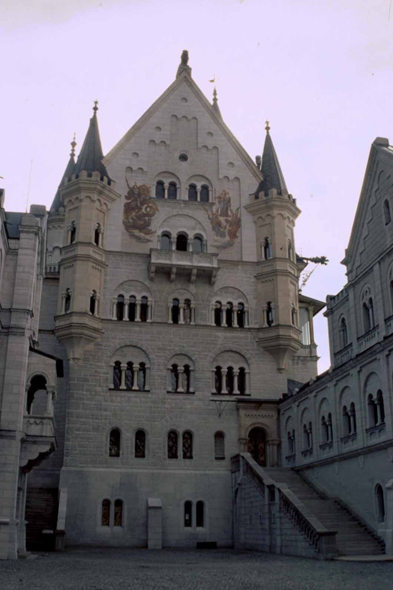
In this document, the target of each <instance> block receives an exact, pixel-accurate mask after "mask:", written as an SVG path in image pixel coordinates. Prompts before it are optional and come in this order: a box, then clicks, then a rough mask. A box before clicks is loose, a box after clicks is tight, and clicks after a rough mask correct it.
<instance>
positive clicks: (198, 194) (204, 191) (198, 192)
mask: <svg viewBox="0 0 393 590" xmlns="http://www.w3.org/2000/svg"><path fill="white" fill-rule="evenodd" d="M188 200H189V201H200V202H201V203H208V202H209V200H210V199H209V187H208V185H207V184H202V186H201V187H200V188H198V187H197V185H196V184H194V183H191V184H190V185H188Z"/></svg>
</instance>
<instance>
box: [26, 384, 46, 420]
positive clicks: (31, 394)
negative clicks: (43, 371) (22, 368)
mask: <svg viewBox="0 0 393 590" xmlns="http://www.w3.org/2000/svg"><path fill="white" fill-rule="evenodd" d="M38 392H40V394H38V396H37V397H38V398H39V399H37V398H35V395H36V393H38ZM41 394H42V395H41ZM48 395H50V394H48V391H47V389H46V379H45V377H44V376H43V375H34V377H33V378H32V379H31V381H30V387H29V390H28V392H27V403H26V411H27V413H28V414H33V413H34V414H35V415H40V414H43V413H44V412H45V410H46V400H47V396H48ZM34 399H36V403H35V404H34V409H33V402H34ZM42 406H43V407H42Z"/></svg>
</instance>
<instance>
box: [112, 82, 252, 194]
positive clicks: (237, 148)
mask: <svg viewBox="0 0 393 590" xmlns="http://www.w3.org/2000/svg"><path fill="white" fill-rule="evenodd" d="M183 83H186V84H187V85H188V86H189V88H190V89H191V91H192V92H193V93H194V95H195V96H196V98H197V99H198V100H199V102H200V103H201V104H202V106H203V107H204V109H205V110H206V112H207V113H208V114H209V116H210V117H211V118H212V120H213V121H214V123H215V124H216V125H217V126H218V127H219V129H220V130H221V131H222V133H223V135H224V136H225V137H226V139H227V140H228V142H229V143H230V144H231V145H232V147H233V148H234V150H235V151H236V153H237V154H238V155H239V157H240V158H241V160H242V161H243V162H244V164H245V165H246V166H247V168H248V169H249V171H250V172H251V173H252V174H253V175H254V177H255V179H256V182H257V183H259V182H260V181H261V173H260V171H259V170H258V168H257V167H256V165H255V163H254V161H253V160H252V159H251V157H250V156H249V154H248V153H247V152H246V150H245V149H244V148H243V146H242V145H241V143H240V142H239V141H238V140H237V139H236V137H235V136H234V135H233V133H232V132H231V130H230V129H229V128H228V127H227V125H225V123H224V122H223V120H222V119H221V117H220V116H219V115H218V114H216V112H215V111H214V109H213V108H212V105H211V104H210V102H209V101H208V100H207V98H206V97H205V95H204V94H203V92H202V91H201V90H200V88H199V87H198V86H197V84H196V83H195V82H194V80H193V79H192V78H191V77H190V75H189V74H188V73H187V72H184V73H182V74H181V75H180V76H179V77H178V78H177V79H176V80H175V81H174V82H173V83H172V84H171V85H170V86H169V87H168V88H167V89H166V90H165V92H163V94H161V96H160V97H159V98H158V99H157V100H156V101H155V102H154V103H153V104H152V106H151V107H150V108H149V109H148V110H147V111H146V112H145V113H144V114H143V115H142V117H140V118H139V119H138V121H137V122H136V123H135V124H134V125H133V126H132V127H131V129H130V130H129V131H128V132H127V133H126V134H125V135H124V136H123V137H122V139H120V141H118V143H117V144H116V145H115V146H114V147H113V148H112V149H111V150H110V151H109V152H108V154H107V155H106V156H105V158H104V159H103V163H104V165H105V166H108V165H109V164H110V163H111V162H112V161H113V160H114V158H115V157H116V156H117V154H118V153H119V152H120V151H121V150H122V149H123V148H124V147H125V146H126V145H127V144H128V143H129V142H130V141H131V139H132V138H133V137H134V136H135V135H136V134H137V133H138V131H139V130H140V129H141V128H142V127H143V126H144V125H145V124H146V123H147V121H148V120H149V119H150V118H151V117H153V115H154V114H155V113H156V112H157V111H158V110H159V109H160V107H161V106H162V105H163V104H164V103H165V101H166V100H168V98H169V97H170V96H171V95H172V94H174V93H175V92H176V90H177V89H178V88H179V87H180V86H181V85H182V84H183Z"/></svg>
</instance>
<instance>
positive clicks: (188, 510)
mask: <svg viewBox="0 0 393 590" xmlns="http://www.w3.org/2000/svg"><path fill="white" fill-rule="evenodd" d="M184 526H185V527H187V528H189V527H192V502H190V501H189V500H187V502H184Z"/></svg>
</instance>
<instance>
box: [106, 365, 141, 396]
mask: <svg viewBox="0 0 393 590" xmlns="http://www.w3.org/2000/svg"><path fill="white" fill-rule="evenodd" d="M146 377H147V367H146V363H144V362H142V363H133V362H132V361H129V362H128V363H126V364H124V363H121V361H115V362H114V365H113V389H127V390H129V391H131V390H132V391H145V390H146Z"/></svg>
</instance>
